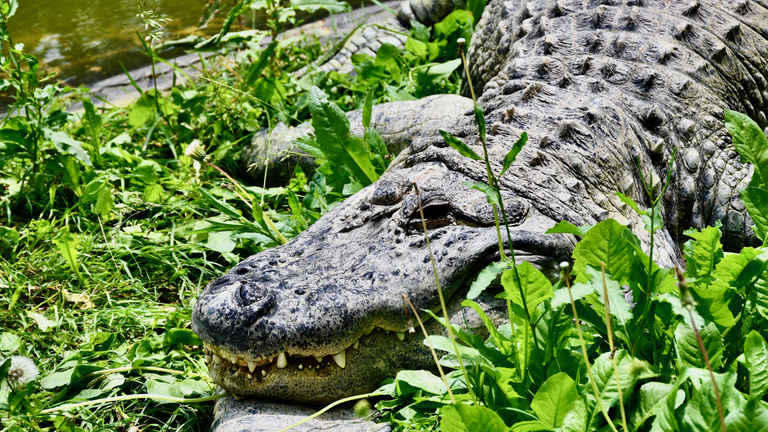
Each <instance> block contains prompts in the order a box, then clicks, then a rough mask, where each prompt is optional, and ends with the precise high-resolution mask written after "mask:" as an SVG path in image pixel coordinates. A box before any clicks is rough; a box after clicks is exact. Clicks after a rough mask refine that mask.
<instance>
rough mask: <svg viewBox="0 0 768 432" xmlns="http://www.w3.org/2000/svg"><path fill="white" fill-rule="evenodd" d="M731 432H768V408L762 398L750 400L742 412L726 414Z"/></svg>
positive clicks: (726, 422)
mask: <svg viewBox="0 0 768 432" xmlns="http://www.w3.org/2000/svg"><path fill="white" fill-rule="evenodd" d="M725 427H726V428H727V430H728V431H729V432H768V408H766V407H765V403H763V402H761V401H760V398H754V399H751V400H749V401H748V402H747V403H746V405H744V407H743V408H742V409H740V410H737V411H731V412H728V413H726V416H725Z"/></svg>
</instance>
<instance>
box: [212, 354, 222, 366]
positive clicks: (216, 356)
mask: <svg viewBox="0 0 768 432" xmlns="http://www.w3.org/2000/svg"><path fill="white" fill-rule="evenodd" d="M213 362H214V363H216V364H221V357H219V355H218V354H214V355H213Z"/></svg>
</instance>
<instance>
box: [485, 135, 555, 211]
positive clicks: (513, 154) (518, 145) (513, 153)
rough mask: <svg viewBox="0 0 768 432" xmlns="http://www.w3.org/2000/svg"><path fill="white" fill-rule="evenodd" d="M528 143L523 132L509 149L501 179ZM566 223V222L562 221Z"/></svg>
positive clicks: (500, 174) (526, 136)
mask: <svg viewBox="0 0 768 432" xmlns="http://www.w3.org/2000/svg"><path fill="white" fill-rule="evenodd" d="M527 142H528V132H523V133H522V134H521V135H520V139H518V140H517V142H515V144H513V145H512V148H511V149H509V151H508V152H507V154H506V156H504V166H503V167H502V169H501V173H499V177H501V176H503V175H504V173H505V172H507V170H508V169H509V167H510V166H511V165H512V164H513V163H514V162H515V159H517V155H518V154H519V153H520V151H521V150H522V149H523V147H524V146H525V144H526V143H527ZM561 222H565V221H561Z"/></svg>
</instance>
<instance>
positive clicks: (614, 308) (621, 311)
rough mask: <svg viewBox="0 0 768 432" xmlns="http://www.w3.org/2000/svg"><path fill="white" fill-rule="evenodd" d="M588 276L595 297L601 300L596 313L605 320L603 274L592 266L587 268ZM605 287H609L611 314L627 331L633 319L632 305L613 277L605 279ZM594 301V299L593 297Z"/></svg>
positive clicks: (609, 276)
mask: <svg viewBox="0 0 768 432" xmlns="http://www.w3.org/2000/svg"><path fill="white" fill-rule="evenodd" d="M586 271H587V276H588V277H589V282H587V283H588V284H590V285H592V287H593V290H594V292H595V297H596V298H597V299H598V300H599V302H600V304H599V306H600V307H598V308H596V312H597V313H598V314H599V315H600V316H602V317H603V318H605V317H604V315H605V307H604V305H605V292H604V291H606V290H604V289H603V288H604V287H603V275H602V272H601V271H600V270H599V269H596V268H594V267H592V266H587V268H586ZM605 286H606V287H607V291H608V305H609V306H610V312H611V315H612V316H613V318H614V319H616V321H618V323H619V324H621V326H622V327H624V328H625V329H626V327H627V322H628V321H629V320H631V319H632V316H633V315H632V305H630V304H629V303H627V300H626V299H625V298H624V292H623V290H622V287H621V286H620V285H619V283H618V282H616V281H615V280H613V279H612V278H611V275H608V274H607V275H606V277H605ZM593 299H594V297H593ZM618 330H619V329H616V328H614V331H618Z"/></svg>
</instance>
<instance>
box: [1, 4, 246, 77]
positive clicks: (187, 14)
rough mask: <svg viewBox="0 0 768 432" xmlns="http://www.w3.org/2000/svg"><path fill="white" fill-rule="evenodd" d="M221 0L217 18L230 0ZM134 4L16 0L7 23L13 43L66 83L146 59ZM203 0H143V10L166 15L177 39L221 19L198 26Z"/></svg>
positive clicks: (169, 32) (106, 73)
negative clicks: (17, 4) (17, 2)
mask: <svg viewBox="0 0 768 432" xmlns="http://www.w3.org/2000/svg"><path fill="white" fill-rule="evenodd" d="M221 3H223V4H224V10H223V11H221V12H220V13H219V17H220V18H222V17H224V16H225V15H226V13H227V11H228V8H229V7H231V6H232V1H229V2H226V1H225V2H221ZM137 4H138V2H137V1H136V0H20V1H19V9H18V11H17V12H16V15H14V16H13V17H11V19H10V20H9V22H8V28H9V30H10V32H11V37H12V38H13V43H14V44H18V43H23V44H24V50H25V51H26V52H28V53H32V54H34V55H35V56H37V57H38V59H39V60H40V62H41V70H42V71H43V72H57V76H56V79H58V80H59V81H62V82H66V83H67V84H69V85H76V84H80V83H91V82H95V81H99V80H101V79H104V78H108V77H111V76H115V75H118V74H121V73H122V68H121V67H120V62H122V63H123V65H125V67H126V68H127V69H128V70H130V69H134V68H137V67H140V66H144V65H146V64H148V63H149V59H148V57H147V56H145V55H143V54H142V52H143V48H142V45H141V42H140V41H139V37H138V36H137V34H136V32H137V31H139V32H141V33H142V34H144V35H146V34H147V33H148V30H145V29H144V23H143V21H142V20H141V19H140V18H139V17H137V13H138V11H139V9H138V7H137ZM205 4H206V0H146V1H145V2H144V10H150V9H154V10H156V11H157V12H159V13H162V14H165V15H166V17H167V18H170V19H171V21H169V22H167V23H165V24H164V30H165V37H166V38H174V39H175V38H176V37H184V36H187V35H189V34H192V33H197V34H212V33H216V32H217V31H218V29H219V28H220V23H221V21H220V20H219V21H218V22H217V23H211V24H210V25H209V26H208V28H206V29H202V30H198V29H196V26H197V23H198V21H199V19H200V17H201V15H202V13H203V7H204V5H205ZM174 54H176V53H173V52H166V53H164V56H165V57H167V56H170V55H174Z"/></svg>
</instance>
